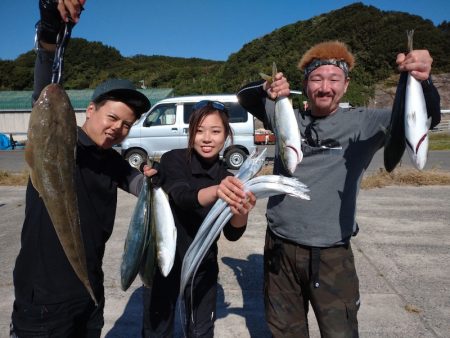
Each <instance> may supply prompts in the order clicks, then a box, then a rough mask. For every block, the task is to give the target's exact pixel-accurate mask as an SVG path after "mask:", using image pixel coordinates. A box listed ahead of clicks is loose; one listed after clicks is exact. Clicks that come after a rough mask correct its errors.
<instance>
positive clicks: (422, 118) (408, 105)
mask: <svg viewBox="0 0 450 338" xmlns="http://www.w3.org/2000/svg"><path fill="white" fill-rule="evenodd" d="M413 34H414V30H411V31H408V32H407V35H408V49H409V50H410V51H411V50H413ZM405 96H406V97H405V140H406V149H407V150H408V154H409V158H410V159H411V162H412V163H413V164H414V166H415V167H416V168H417V169H419V170H422V169H423V168H424V167H425V164H426V162H427V155H428V130H429V129H430V125H431V119H430V118H428V114H427V106H426V103H425V97H424V95H423V89H422V85H421V83H420V82H419V81H417V80H416V79H415V78H414V77H413V76H412V75H411V74H408V79H407V82H406V95H405Z"/></svg>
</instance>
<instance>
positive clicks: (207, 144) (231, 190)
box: [142, 101, 256, 337]
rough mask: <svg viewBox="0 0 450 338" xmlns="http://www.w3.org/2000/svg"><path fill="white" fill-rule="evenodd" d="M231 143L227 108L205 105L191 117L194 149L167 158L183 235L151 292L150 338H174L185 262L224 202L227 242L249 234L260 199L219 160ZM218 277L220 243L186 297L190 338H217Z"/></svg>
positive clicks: (167, 187)
mask: <svg viewBox="0 0 450 338" xmlns="http://www.w3.org/2000/svg"><path fill="white" fill-rule="evenodd" d="M228 137H231V138H232V130H231V127H230V125H229V123H228V115H227V111H226V109H225V107H224V105H223V104H222V103H220V102H212V101H200V102H199V103H197V104H196V105H195V106H194V112H193V113H192V115H191V117H190V121H189V141H188V148H186V149H175V150H172V151H169V152H167V153H165V154H164V155H163V156H162V158H161V163H160V168H159V172H160V173H161V174H162V177H161V179H162V188H163V189H164V191H165V192H166V193H167V194H168V196H169V201H170V205H171V208H172V213H173V216H174V220H175V224H176V227H177V232H178V233H177V254H176V257H175V263H174V266H173V268H172V270H171V272H170V274H169V275H168V276H167V278H165V277H163V276H162V275H161V273H160V272H159V270H158V271H157V272H156V274H155V277H154V281H153V286H152V288H151V289H146V290H145V293H144V327H143V332H142V333H143V336H144V337H171V336H173V328H174V318H175V308H176V301H177V296H178V291H179V286H180V274H181V265H182V262H183V257H184V255H185V253H186V251H187V249H188V248H189V245H190V244H191V243H192V241H193V239H194V237H195V234H196V233H197V231H198V228H199V227H200V225H201V223H202V221H203V219H204V218H205V217H206V215H207V214H208V212H209V210H210V209H211V207H212V206H213V204H214V203H215V202H216V201H217V199H218V198H221V199H223V200H225V201H226V202H227V203H228V204H229V206H230V207H231V210H232V212H233V214H234V215H233V217H232V218H231V219H230V221H229V222H228V224H227V225H226V226H225V228H224V231H223V232H224V235H225V237H226V238H227V239H228V240H231V241H236V240H238V239H239V238H240V237H241V236H242V234H243V233H244V231H245V228H246V224H247V218H248V212H249V211H250V210H251V209H252V208H253V206H254V205H255V202H256V199H255V197H254V195H253V194H251V193H244V191H243V190H242V186H243V185H242V183H241V182H240V181H239V180H238V179H237V178H235V177H233V176H232V174H231V173H230V172H228V171H227V170H226V168H225V165H224V163H223V162H222V161H221V160H220V158H219V152H220V151H221V150H222V148H223V146H224V144H225V140H226V139H227V138H228ZM218 271H219V270H218V264H217V242H216V243H214V245H212V246H211V248H210V250H209V252H208V253H207V255H206V256H205V258H204V259H203V261H202V264H201V265H200V267H199V269H198V271H197V274H196V276H195V279H194V282H193V285H190V284H188V285H187V288H186V291H185V295H184V299H185V302H186V309H192V313H187V317H188V318H187V328H186V334H187V335H188V336H189V337H212V336H213V335H214V321H215V318H216V313H215V312H216V289H217V276H218ZM191 288H193V301H194V303H193V304H191ZM189 312H190V310H189Z"/></svg>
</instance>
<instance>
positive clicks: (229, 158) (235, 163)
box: [225, 148, 247, 170]
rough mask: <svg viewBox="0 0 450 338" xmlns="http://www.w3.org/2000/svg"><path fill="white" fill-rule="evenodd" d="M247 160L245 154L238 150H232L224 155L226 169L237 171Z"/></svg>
mask: <svg viewBox="0 0 450 338" xmlns="http://www.w3.org/2000/svg"><path fill="white" fill-rule="evenodd" d="M246 158H247V154H246V153H245V152H244V151H243V150H242V149H239V148H233V149H231V150H229V151H228V152H227V154H226V155H225V162H226V164H227V166H228V168H230V169H232V170H238V169H239V168H240V167H241V165H242V163H244V161H245V159H246Z"/></svg>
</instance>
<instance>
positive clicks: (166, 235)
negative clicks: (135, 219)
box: [152, 187, 177, 277]
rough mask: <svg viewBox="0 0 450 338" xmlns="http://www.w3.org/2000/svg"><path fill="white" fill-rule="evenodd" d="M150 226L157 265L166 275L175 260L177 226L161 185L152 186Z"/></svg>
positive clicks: (165, 275)
mask: <svg viewBox="0 0 450 338" xmlns="http://www.w3.org/2000/svg"><path fill="white" fill-rule="evenodd" d="M152 228H153V229H154V233H155V240H156V255H157V258H158V266H159V269H160V271H161V273H162V275H163V276H164V277H167V275H168V274H169V272H170V270H171V269H172V266H173V262H174V261H175V251H176V246H177V228H176V227H175V221H174V219H173V214H172V209H171V208H170V204H169V200H168V198H167V195H166V193H165V192H164V190H163V189H162V188H161V187H154V188H153V198H152Z"/></svg>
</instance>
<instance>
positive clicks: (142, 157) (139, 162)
mask: <svg viewBox="0 0 450 338" xmlns="http://www.w3.org/2000/svg"><path fill="white" fill-rule="evenodd" d="M125 159H126V160H127V161H128V163H130V165H131V166H132V167H135V168H137V169H139V170H142V167H143V165H144V164H146V163H147V154H146V153H145V151H143V150H140V149H131V150H130V151H128V152H127V153H126V155H125Z"/></svg>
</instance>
